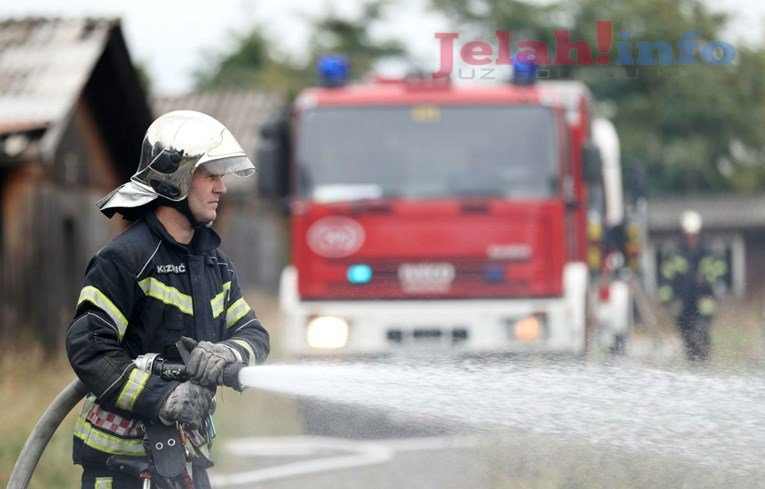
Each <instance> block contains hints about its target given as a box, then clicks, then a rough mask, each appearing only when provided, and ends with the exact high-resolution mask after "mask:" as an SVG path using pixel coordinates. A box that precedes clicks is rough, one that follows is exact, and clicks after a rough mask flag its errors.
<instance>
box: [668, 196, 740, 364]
mask: <svg viewBox="0 0 765 489" xmlns="http://www.w3.org/2000/svg"><path fill="white" fill-rule="evenodd" d="M680 224H681V229H682V239H681V242H680V244H679V247H676V248H674V249H670V250H666V251H665V252H663V253H662V256H661V259H660V263H659V274H660V287H659V297H660V299H661V301H662V302H664V303H666V304H669V305H671V306H672V309H673V312H674V313H675V321H676V325H677V327H678V329H679V331H680V335H681V337H682V339H683V345H684V347H685V352H686V357H687V358H688V360H690V361H693V362H696V361H702V362H703V361H707V360H708V359H709V355H710V350H711V344H710V343H711V342H710V327H711V323H712V318H713V316H714V314H715V312H716V310H717V300H716V297H715V285H716V283H718V281H719V280H720V279H721V278H722V276H723V275H725V273H727V270H726V267H727V265H726V263H725V261H724V260H722V259H721V258H719V257H717V256H715V255H714V254H712V253H710V252H709V250H707V249H706V248H705V246H704V243H703V242H702V241H701V238H700V236H699V233H700V231H701V226H702V220H701V216H700V215H699V213H698V212H696V211H693V210H688V211H685V212H684V213H683V214H682V217H681V220H680Z"/></svg>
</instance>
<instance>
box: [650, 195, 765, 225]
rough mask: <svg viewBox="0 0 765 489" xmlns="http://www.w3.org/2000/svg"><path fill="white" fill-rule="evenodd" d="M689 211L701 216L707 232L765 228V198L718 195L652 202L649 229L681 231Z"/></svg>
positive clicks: (656, 199)
mask: <svg viewBox="0 0 765 489" xmlns="http://www.w3.org/2000/svg"><path fill="white" fill-rule="evenodd" d="M685 210H695V211H697V212H698V213H699V214H701V217H702V218H703V220H704V228H706V229H721V230H724V229H741V228H762V227H765V195H751V196H749V195H717V196H689V197H665V198H654V199H650V200H649V201H648V228H649V229H650V230H651V231H673V230H677V229H679V228H680V216H681V214H682V213H683V211H685Z"/></svg>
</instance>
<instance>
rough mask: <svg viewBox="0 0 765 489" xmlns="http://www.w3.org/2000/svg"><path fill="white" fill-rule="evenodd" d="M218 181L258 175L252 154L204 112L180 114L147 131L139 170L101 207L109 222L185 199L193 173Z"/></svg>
mask: <svg viewBox="0 0 765 489" xmlns="http://www.w3.org/2000/svg"><path fill="white" fill-rule="evenodd" d="M202 165H204V167H205V168H206V169H207V170H208V171H209V172H210V173H212V174H214V175H226V174H231V173H234V174H237V175H240V176H249V175H252V174H253V173H254V172H255V166H254V165H253V164H252V162H251V161H250V159H249V158H248V157H247V154H246V153H245V152H244V150H243V149H242V147H241V146H240V145H239V143H238V142H237V141H236V139H235V138H234V136H233V135H232V134H231V132H230V131H229V130H228V129H226V126H224V125H223V124H221V123H220V122H218V121H217V120H215V119H214V118H212V117H210V116H209V115H207V114H203V113H202V112H196V111H193V110H177V111H173V112H168V113H167V114H164V115H162V116H160V117H158V118H157V119H156V120H155V121H154V122H153V123H152V124H151V125H150V126H149V129H148V130H147V131H146V136H144V138H143V144H142V146H141V158H140V161H139V163H138V169H137V170H136V172H135V174H134V175H133V176H132V177H131V178H130V181H129V182H127V183H125V184H123V185H121V186H120V187H118V188H116V189H115V190H113V191H112V192H111V193H109V195H107V196H106V197H104V198H103V199H101V200H100V201H99V202H98V208H99V210H101V212H103V213H104V214H106V215H107V216H108V217H112V216H113V215H114V213H115V212H121V213H123V214H125V211H126V210H128V211H129V210H130V209H135V208H138V207H141V206H143V205H146V204H148V203H150V202H152V201H154V200H156V199H157V198H160V197H161V198H164V199H167V200H169V201H172V202H180V201H182V200H184V199H185V198H186V196H187V195H188V193H189V187H190V186H191V178H192V175H193V173H194V170H196V169H197V168H199V167H200V166H202Z"/></svg>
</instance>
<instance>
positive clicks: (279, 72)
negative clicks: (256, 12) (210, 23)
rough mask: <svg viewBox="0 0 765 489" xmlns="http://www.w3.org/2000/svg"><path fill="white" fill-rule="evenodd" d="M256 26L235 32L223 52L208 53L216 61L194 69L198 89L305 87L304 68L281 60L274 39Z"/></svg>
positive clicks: (195, 83)
mask: <svg viewBox="0 0 765 489" xmlns="http://www.w3.org/2000/svg"><path fill="white" fill-rule="evenodd" d="M262 30H263V29H262V27H260V26H255V27H253V28H252V29H251V30H250V31H249V32H247V33H246V34H243V35H234V42H233V43H232V44H233V46H234V47H233V49H232V50H231V51H230V52H223V53H220V54H209V53H208V54H207V55H206V57H207V58H212V59H213V61H212V62H211V63H210V62H209V61H208V62H206V63H203V68H200V69H199V70H197V71H196V72H194V75H193V76H194V86H195V88H196V89H198V90H210V89H214V88H248V87H261V88H266V89H269V90H278V91H294V90H297V89H299V88H300V87H301V86H302V83H301V80H302V70H301V69H300V68H299V67H296V66H295V65H294V64H293V63H292V62H291V61H290V60H288V59H286V60H282V59H278V58H279V56H277V55H275V54H273V52H272V51H273V49H272V47H271V44H272V43H271V42H270V41H269V40H268V39H267V38H266V37H265V36H264V35H263V34H262Z"/></svg>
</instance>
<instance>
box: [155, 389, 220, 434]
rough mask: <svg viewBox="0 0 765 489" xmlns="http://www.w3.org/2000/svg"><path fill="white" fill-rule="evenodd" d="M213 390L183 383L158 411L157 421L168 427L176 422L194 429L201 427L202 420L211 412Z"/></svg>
mask: <svg viewBox="0 0 765 489" xmlns="http://www.w3.org/2000/svg"><path fill="white" fill-rule="evenodd" d="M214 396H215V390H214V389H210V388H207V387H204V386H201V385H198V384H194V383H192V382H191V381H186V382H183V383H182V384H179V385H178V387H176V388H175V389H174V390H173V392H171V393H170V395H169V396H168V397H167V399H166V400H165V402H164V404H162V407H161V408H160V409H159V419H160V420H161V421H162V422H163V423H165V424H167V425H170V424H172V423H174V422H176V421H180V422H181V423H185V424H188V425H190V426H192V427H194V428H199V427H201V426H202V420H204V419H205V418H206V417H207V416H208V415H209V414H212V410H213V397H214Z"/></svg>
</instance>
